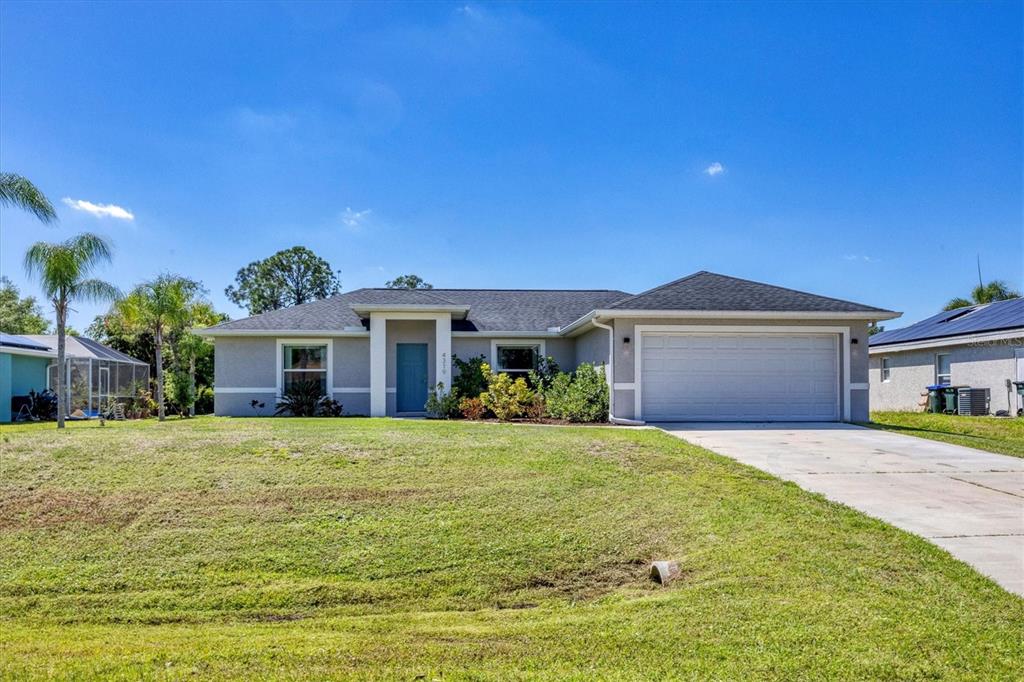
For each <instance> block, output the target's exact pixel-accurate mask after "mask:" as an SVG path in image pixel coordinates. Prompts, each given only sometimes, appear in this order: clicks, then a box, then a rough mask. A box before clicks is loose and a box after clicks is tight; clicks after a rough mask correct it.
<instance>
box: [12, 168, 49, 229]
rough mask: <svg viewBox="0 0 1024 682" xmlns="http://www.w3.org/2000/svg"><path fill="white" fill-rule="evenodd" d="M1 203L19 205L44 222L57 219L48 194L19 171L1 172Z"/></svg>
mask: <svg viewBox="0 0 1024 682" xmlns="http://www.w3.org/2000/svg"><path fill="white" fill-rule="evenodd" d="M0 205H3V206H17V207H18V208H20V209H23V210H25V211H28V212H29V213H32V214H33V215H35V217H37V218H39V219H40V220H41V221H43V222H44V223H52V222H53V221H54V220H56V219H57V212H56V211H55V210H54V209H53V204H51V203H50V200H49V199H47V198H46V195H45V194H43V193H42V191H40V189H39V188H38V187H36V186H35V185H33V184H32V183H31V182H30V181H29V180H28V179H27V178H24V177H22V176H20V175H18V174H17V173H0Z"/></svg>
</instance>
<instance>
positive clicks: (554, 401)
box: [544, 364, 608, 422]
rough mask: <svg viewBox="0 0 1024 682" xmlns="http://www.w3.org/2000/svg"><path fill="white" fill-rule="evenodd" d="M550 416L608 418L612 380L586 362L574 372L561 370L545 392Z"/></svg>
mask: <svg viewBox="0 0 1024 682" xmlns="http://www.w3.org/2000/svg"><path fill="white" fill-rule="evenodd" d="M544 399H545V401H546V404H547V413H548V416H550V417H554V418H555V419H565V420H567V421H571V422H603V421H607V420H608V382H607V381H605V377H604V372H603V371H601V370H599V369H597V368H596V367H594V365H588V364H583V365H580V366H579V367H577V368H576V371H575V372H573V373H572V374H571V375H570V374H565V373H562V374H559V375H558V376H556V377H555V378H554V379H552V381H551V385H550V386H549V387H548V388H547V390H546V391H545V392H544Z"/></svg>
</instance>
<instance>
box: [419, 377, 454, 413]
mask: <svg viewBox="0 0 1024 682" xmlns="http://www.w3.org/2000/svg"><path fill="white" fill-rule="evenodd" d="M425 409H426V410H427V414H428V415H430V416H431V417H433V418H434V419H453V418H455V417H458V416H460V415H461V414H462V412H461V411H460V409H459V393H458V391H456V390H455V389H452V390H451V391H450V392H448V393H445V391H444V383H438V384H437V387H436V388H433V389H431V390H430V395H429V396H427V404H426V406H425Z"/></svg>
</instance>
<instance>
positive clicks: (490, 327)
mask: <svg viewBox="0 0 1024 682" xmlns="http://www.w3.org/2000/svg"><path fill="white" fill-rule="evenodd" d="M626 296H629V294H627V293H626V292H624V291H614V290H594V291H578V290H546V289H540V290H538V289H425V290H409V289H356V290H355V291H349V292H347V293H344V294H338V295H336V296H331V297H330V298H325V299H323V300H320V301H313V302H312V303H303V304H302V305H297V306H292V307H291V308H281V309H280V310H272V311H270V312H267V313H264V314H262V315H256V316H254V317H248V318H245V319H242V320H235V321H233V322H225V323H223V324H220V325H217V326H216V327H213V329H215V330H218V329H222V330H225V331H236V330H246V331H261V330H266V331H280V330H296V331H325V330H328V329H344V328H345V327H356V326H361V325H362V324H363V322H362V320H361V319H360V318H359V316H358V315H357V314H356V313H355V312H354V311H353V310H352V306H353V305H356V306H358V305H388V304H394V305H415V304H423V305H455V306H457V305H466V306H469V317H468V319H466V320H453V321H452V329H453V330H454V331H504V332H511V331H547V330H548V328H550V327H561V326H564V325H567V324H569V323H570V322H573V321H574V320H576V319H578V318H580V317H582V316H583V315H586V314H587V313H589V312H590V311H591V310H594V309H595V308H602V307H605V306H607V305H609V304H610V303H613V302H615V301H617V300H619V299H621V298H624V297H626Z"/></svg>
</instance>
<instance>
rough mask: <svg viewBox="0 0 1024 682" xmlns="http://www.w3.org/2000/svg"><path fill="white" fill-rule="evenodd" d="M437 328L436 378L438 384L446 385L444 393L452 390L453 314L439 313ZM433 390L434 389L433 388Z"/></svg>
mask: <svg viewBox="0 0 1024 682" xmlns="http://www.w3.org/2000/svg"><path fill="white" fill-rule="evenodd" d="M434 326H435V328H436V330H435V333H436V337H435V341H434V349H435V351H434V355H435V357H436V362H437V365H436V372H435V374H434V377H435V378H436V382H435V383H438V384H444V392H445V393H448V392H449V391H450V390H452V377H451V366H452V314H451V313H439V314H438V316H437V317H436V318H435V320H434ZM431 388H432V389H433V388H434V387H433V386H431Z"/></svg>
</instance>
